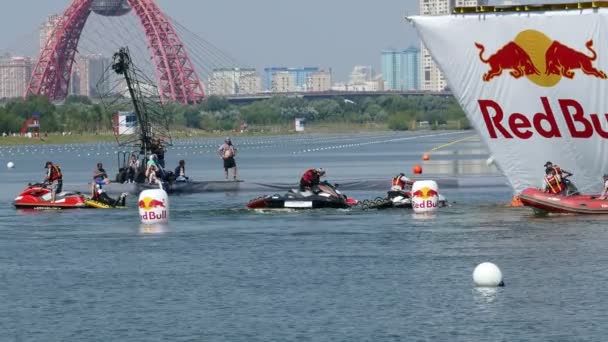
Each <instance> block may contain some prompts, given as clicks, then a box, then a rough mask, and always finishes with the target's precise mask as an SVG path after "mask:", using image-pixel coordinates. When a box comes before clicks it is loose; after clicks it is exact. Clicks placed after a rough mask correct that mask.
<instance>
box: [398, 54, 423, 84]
mask: <svg viewBox="0 0 608 342" xmlns="http://www.w3.org/2000/svg"><path fill="white" fill-rule="evenodd" d="M402 58H403V72H404V75H403V87H402V90H419V89H420V50H418V49H417V48H415V47H413V46H411V47H409V48H407V49H405V50H403V52H402Z"/></svg>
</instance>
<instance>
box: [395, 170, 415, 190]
mask: <svg viewBox="0 0 608 342" xmlns="http://www.w3.org/2000/svg"><path fill="white" fill-rule="evenodd" d="M412 185H414V181H413V180H411V179H409V178H407V177H406V176H405V174H403V173H400V174H398V175H396V176H395V177H393V180H392V183H391V190H392V191H409V190H412Z"/></svg>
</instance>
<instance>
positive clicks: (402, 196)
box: [387, 190, 448, 208]
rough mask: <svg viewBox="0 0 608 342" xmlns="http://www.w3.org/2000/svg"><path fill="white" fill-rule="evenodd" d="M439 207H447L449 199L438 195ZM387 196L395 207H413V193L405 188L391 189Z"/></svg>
mask: <svg viewBox="0 0 608 342" xmlns="http://www.w3.org/2000/svg"><path fill="white" fill-rule="evenodd" d="M438 197H439V198H438V203H439V207H440V208H441V207H447V206H448V201H447V200H446V199H445V197H443V195H441V194H439V195H438ZM387 198H388V199H389V200H390V202H391V203H392V205H393V206H392V207H393V208H411V207H412V193H411V192H409V191H403V190H389V191H388V193H387Z"/></svg>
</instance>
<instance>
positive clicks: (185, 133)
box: [0, 123, 457, 146]
mask: <svg viewBox="0 0 608 342" xmlns="http://www.w3.org/2000/svg"><path fill="white" fill-rule="evenodd" d="M442 128H443V129H457V127H447V126H446V127H442ZM388 130H389V128H388V125H387V124H384V123H322V124H307V125H306V133H313V134H341V133H343V134H347V133H360V132H379V131H388ZM283 134H296V132H295V131H294V129H293V127H292V126H290V125H272V126H256V127H251V128H250V129H249V130H247V131H245V132H243V133H241V132H234V131H213V132H208V131H203V130H195V129H189V130H179V131H173V132H171V135H172V137H173V139H188V138H218V139H221V138H224V137H226V136H231V137H255V136H269V135H283ZM97 142H109V143H113V142H116V138H115V137H114V135H113V134H112V133H111V132H104V133H97V134H91V133H83V134H72V135H62V134H61V133H50V134H48V135H46V136H43V137H41V138H40V139H37V138H26V137H0V146H13V145H50V144H82V143H97Z"/></svg>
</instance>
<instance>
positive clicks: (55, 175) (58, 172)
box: [49, 164, 63, 182]
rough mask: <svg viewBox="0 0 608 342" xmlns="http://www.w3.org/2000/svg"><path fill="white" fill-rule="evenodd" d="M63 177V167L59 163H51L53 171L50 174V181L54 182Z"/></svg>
mask: <svg viewBox="0 0 608 342" xmlns="http://www.w3.org/2000/svg"><path fill="white" fill-rule="evenodd" d="M60 179H63V175H62V174H61V168H60V167H59V165H55V164H53V165H51V173H50V175H49V182H54V181H56V180H60Z"/></svg>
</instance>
